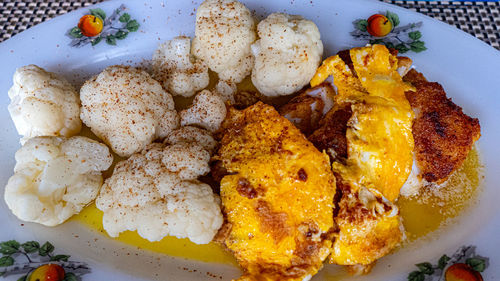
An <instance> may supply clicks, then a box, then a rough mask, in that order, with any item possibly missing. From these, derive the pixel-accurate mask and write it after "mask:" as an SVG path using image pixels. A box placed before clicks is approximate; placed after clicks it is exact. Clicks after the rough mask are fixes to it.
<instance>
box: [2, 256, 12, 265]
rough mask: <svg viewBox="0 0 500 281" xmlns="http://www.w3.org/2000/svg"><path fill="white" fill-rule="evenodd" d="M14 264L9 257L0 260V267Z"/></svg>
mask: <svg viewBox="0 0 500 281" xmlns="http://www.w3.org/2000/svg"><path fill="white" fill-rule="evenodd" d="M13 264H14V259H13V258H12V257H10V256H5V257H1V258H0V267H6V266H11V265H13Z"/></svg>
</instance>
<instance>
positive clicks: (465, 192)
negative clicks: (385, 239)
mask: <svg viewBox="0 0 500 281" xmlns="http://www.w3.org/2000/svg"><path fill="white" fill-rule="evenodd" d="M481 170H482V169H481V164H480V158H479V153H478V150H477V148H476V147H474V148H473V149H472V150H471V151H470V153H469V155H468V156H467V158H466V160H465V162H464V164H463V165H462V167H461V168H460V169H458V170H457V171H455V173H453V174H452V175H450V178H449V179H448V180H447V182H446V183H444V184H442V185H441V186H440V187H428V188H425V189H424V190H423V192H421V193H420V194H419V195H417V196H414V197H409V198H405V197H400V198H399V199H398V204H399V208H400V211H401V217H402V218H403V225H404V227H405V230H406V235H407V237H408V239H409V241H410V242H411V241H413V240H415V239H418V238H420V237H423V236H425V235H427V234H429V233H430V232H433V231H435V230H437V229H438V228H440V227H441V226H444V225H446V224H447V223H449V222H450V221H451V219H453V218H455V217H457V216H458V215H459V214H461V213H462V212H463V211H467V207H469V206H470V205H472V204H474V203H475V198H476V197H477V194H478V192H479V190H480V188H479V186H480V183H481V180H482V177H483V176H482V172H481Z"/></svg>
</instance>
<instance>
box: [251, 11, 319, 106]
mask: <svg viewBox="0 0 500 281" xmlns="http://www.w3.org/2000/svg"><path fill="white" fill-rule="evenodd" d="M257 31H258V34H259V36H260V39H259V40H258V41H257V42H255V43H254V44H253V45H252V53H253V55H254V56H255V65H254V67H253V70H252V82H253V84H254V85H255V87H257V89H258V90H259V91H260V92H261V93H262V94H263V95H266V96H269V97H275V96H283V95H289V94H292V93H294V92H297V91H298V90H300V89H301V88H302V87H304V86H305V85H306V84H307V83H309V81H310V80H311V78H312V77H313V76H314V73H315V72H316V69H317V68H318V66H319V64H320V62H321V56H322V55H323V43H322V42H321V40H320V34H319V30H318V27H317V26H316V25H315V24H314V23H313V22H312V21H309V20H305V19H303V18H302V17H300V16H292V15H287V14H282V13H274V14H271V15H269V16H268V17H267V18H266V19H265V20H263V21H261V22H260V23H259V25H258V26H257Z"/></svg>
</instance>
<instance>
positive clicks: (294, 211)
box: [218, 102, 335, 280]
mask: <svg viewBox="0 0 500 281" xmlns="http://www.w3.org/2000/svg"><path fill="white" fill-rule="evenodd" d="M225 125H226V126H224V128H226V131H225V132H224V136H223V139H222V142H221V148H220V150H219V156H218V158H219V160H221V161H222V164H223V166H224V168H225V169H227V171H228V173H229V174H228V175H226V176H225V177H224V178H223V179H222V181H221V199H222V205H223V210H224V213H225V216H226V219H227V223H226V227H227V228H228V229H230V230H229V233H228V234H227V236H226V237H225V239H224V243H225V245H226V246H227V247H228V248H229V249H230V250H231V251H232V252H233V253H234V255H235V256H236V258H237V259H238V261H239V263H240V265H241V266H242V268H243V269H244V271H245V274H244V275H243V276H242V277H241V278H240V280H304V279H306V280H307V279H308V278H310V277H311V276H312V275H314V274H315V273H316V272H317V271H318V270H319V269H320V268H321V267H322V262H323V260H325V259H326V258H327V257H328V255H329V254H330V249H331V246H332V238H333V237H332V233H333V230H334V228H333V209H334V205H333V197H334V194H335V178H334V176H333V174H332V172H331V170H330V164H329V159H328V156H327V155H326V154H325V153H321V152H319V151H318V150H317V149H316V148H315V147H314V146H313V145H312V144H311V143H310V142H309V141H308V140H307V139H306V138H305V137H304V135H302V134H301V133H300V131H299V130H298V129H297V128H296V127H295V126H294V125H293V124H292V123H290V122H289V121H288V120H287V119H285V118H284V117H282V116H280V115H279V113H278V112H277V111H276V110H275V109H274V108H273V107H272V106H269V105H265V104H263V103H261V102H259V103H257V104H255V105H253V106H251V107H249V108H247V109H245V110H243V111H237V110H235V109H231V110H230V112H229V115H228V118H227V119H226V121H225Z"/></svg>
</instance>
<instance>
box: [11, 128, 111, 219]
mask: <svg viewBox="0 0 500 281" xmlns="http://www.w3.org/2000/svg"><path fill="white" fill-rule="evenodd" d="M16 161H17V163H16V166H15V168H14V175H13V176H12V177H11V178H10V179H9V182H8V183H7V186H6V187H5V202H6V203H7V205H8V206H9V208H10V209H11V210H12V212H13V213H14V215H16V216H17V217H18V218H19V219H21V220H23V221H28V222H37V223H40V224H43V225H46V226H55V225H58V224H61V223H63V222H64V221H66V220H67V219H68V218H70V217H71V216H73V215H74V214H78V213H79V212H80V211H81V210H82V209H83V208H84V207H85V206H86V205H87V204H89V203H90V202H91V201H92V200H94V199H95V197H96V196H97V193H98V192H99V189H100V188H101V185H102V181H103V180H102V175H101V172H102V171H104V170H106V169H108V168H109V166H110V165H111V163H112V162H113V156H111V153H110V152H109V149H108V147H107V146H106V145H104V144H101V143H98V142H96V141H94V140H91V139H89V138H86V137H79V136H78V137H71V138H64V137H34V138H31V139H29V140H28V141H27V142H26V143H25V144H24V145H23V147H21V149H19V150H18V151H17V152H16Z"/></svg>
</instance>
